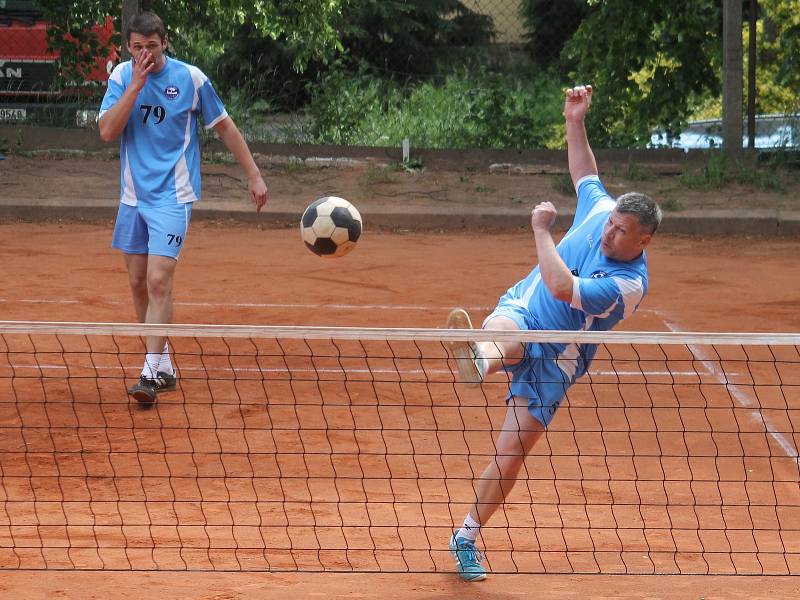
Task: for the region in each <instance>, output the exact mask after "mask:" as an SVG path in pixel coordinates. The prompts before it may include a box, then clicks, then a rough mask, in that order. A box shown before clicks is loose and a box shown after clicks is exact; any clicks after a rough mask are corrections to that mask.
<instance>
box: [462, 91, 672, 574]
mask: <svg viewBox="0 0 800 600" xmlns="http://www.w3.org/2000/svg"><path fill="white" fill-rule="evenodd" d="M591 103H592V88H591V86H585V87H584V86H580V87H575V88H572V89H569V90H567V93H566V101H565V103H564V118H565V119H566V125H567V156H568V161H569V172H570V175H571V177H572V182H573V184H574V186H575V189H576V190H577V193H578V204H577V208H576V210H575V219H574V221H573V223H572V227H570V229H569V231H567V233H566V235H565V236H564V237H563V238H562V240H561V241H560V242H559V243H558V245H556V244H555V242H554V240H553V236H552V234H551V231H550V230H551V228H552V227H553V224H554V222H555V218H556V209H555V207H554V206H553V205H552V204H551V203H550V202H541V203H540V204H537V205H536V207H535V208H534V209H533V212H532V215H531V229H532V230H533V236H534V238H535V241H536V254H537V257H538V259H539V265H538V266H537V267H535V268H534V269H533V271H531V273H530V274H529V275H528V276H527V277H526V278H525V279H523V280H522V281H520V282H518V283H517V284H516V285H514V286H513V287H511V288H510V289H509V290H508V291H507V292H506V294H505V295H504V296H503V297H502V298H500V301H499V303H498V305H497V308H495V310H494V312H492V314H490V315H489V316H488V317H487V318H486V320H485V321H484V322H483V327H484V328H488V329H503V330H511V331H528V330H563V331H583V330H586V331H606V330H610V329H611V328H613V327H614V326H615V325H616V324H617V323H619V322H620V321H622V320H623V319H625V318H627V317H629V316H630V315H631V314H633V312H634V311H635V310H636V309H637V308H638V306H639V304H640V303H641V302H642V299H643V298H644V296H645V294H646V293H647V260H646V256H645V252H644V250H645V248H646V246H647V245H648V244H649V243H650V239H651V237H652V235H653V234H654V233H655V231H656V229H657V228H658V225H659V223H660V222H661V209H660V208H659V207H658V205H657V204H656V203H655V202H654V201H653V200H651V199H650V198H649V197H647V196H645V195H643V194H639V193H636V192H630V193H627V194H624V195H622V196H620V197H619V198H618V199H617V200H616V201H614V200H613V199H612V198H611V197H610V196H609V195H608V193H607V192H606V190H605V189H604V188H603V185H602V184H601V183H600V179H599V178H598V172H597V164H596V163H595V158H594V154H593V153H592V150H591V148H590V147H589V141H588V139H587V136H586V128H585V126H584V118H585V116H586V113H587V112H588V110H589V106H590V105H591ZM447 326H448V328H450V329H453V328H469V329H471V328H472V323H471V322H470V319H469V316H468V315H467V313H466V312H465V311H464V310H462V309H456V310H454V311H453V312H451V313H450V316H449V318H448V322H447ZM450 350H451V352H452V354H453V356H454V358H455V359H456V364H457V366H458V371H459V374H460V377H461V379H462V380H464V381H467V382H471V383H474V384H480V383H481V382H483V379H484V377H486V375H489V374H491V373H495V372H497V371H500V370H505V371H507V372H508V373H509V374H510V376H511V383H510V386H509V392H508V396H507V398H506V402H507V405H508V408H507V410H506V416H505V420H504V422H503V428H502V430H501V431H500V433H499V435H498V439H497V442H496V444H495V456H494V458H493V459H492V461H491V462H490V463H489V465H488V466H487V467H486V469H485V470H484V472H483V474H482V475H481V477H480V479H479V480H478V481H477V482H476V484H475V501H474V502H473V504H472V506H471V508H470V511H469V513H467V515H466V518H465V519H464V524H463V526H462V527H461V528H460V529H457V530H456V531H455V532H454V533H453V536H452V537H451V538H450V544H449V547H450V553H451V554H452V556H453V558H454V559H455V562H456V571H457V573H458V574H459V576H460V577H461V578H462V579H465V580H467V581H478V580H481V579H485V578H486V570H485V568H484V567H483V565H482V564H481V562H482V560H483V555H482V554H481V552H480V550H478V548H477V546H476V544H475V540H476V539H477V536H478V533H479V531H480V528H481V526H482V525H485V524H486V523H487V522H488V521H489V519H490V518H491V516H492V515H493V514H494V512H495V511H496V510H497V508H498V507H499V506H500V505H501V504H502V503H503V502H504V501H505V499H506V497H507V496H508V494H509V492H510V491H511V489H512V487H513V486H514V483H515V481H516V478H517V475H518V473H519V470H520V468H521V467H522V465H523V463H524V461H525V457H526V456H527V455H528V454H529V453H530V451H531V449H532V448H533V446H534V445H535V444H536V442H537V441H538V440H539V438H540V437H541V436H542V434H543V433H544V432H545V430H546V428H547V426H548V425H549V423H550V421H551V420H552V419H553V417H554V416H555V413H556V410H557V409H558V406H559V404H560V403H561V401H562V400H563V398H564V396H565V395H566V391H567V388H569V387H570V386H571V385H572V384H573V383H574V382H575V380H576V379H577V378H578V377H580V376H581V375H583V374H584V373H586V371H587V369H588V368H589V364H590V363H591V361H592V359H593V358H594V355H595V352H596V351H597V345H596V344H580V345H578V344H556V343H526V344H520V343H514V342H506V343H497V344H495V343H493V342H480V343H469V342H453V343H452V344H451V347H450Z"/></svg>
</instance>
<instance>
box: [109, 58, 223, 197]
mask: <svg viewBox="0 0 800 600" xmlns="http://www.w3.org/2000/svg"><path fill="white" fill-rule="evenodd" d="M164 59H165V60H166V64H165V65H164V67H163V68H162V69H161V70H160V71H159V72H158V73H151V74H149V75H148V76H147V83H145V85H144V87H143V88H142V90H141V91H140V92H139V95H138V97H137V98H136V104H135V105H134V107H133V110H132V111H131V115H130V118H129V119H128V123H127V124H126V126H125V129H124V131H123V133H122V140H121V143H120V163H121V174H120V190H121V192H120V200H121V202H122V203H123V204H128V205H130V206H136V205H137V204H138V203H139V202H141V203H143V204H146V205H149V206H160V205H168V204H173V205H174V204H182V203H186V202H194V201H196V200H198V199H199V198H200V144H199V142H198V137H197V117H198V116H199V115H202V117H203V123H204V124H205V127H206V129H208V128H211V127H213V126H214V125H216V124H217V123H219V122H220V121H221V120H222V119H224V118H226V117H227V116H228V114H227V112H226V111H225V107H224V106H223V104H222V101H221V100H220V99H219V96H217V93H216V91H215V90H214V87H213V86H212V85H211V81H209V79H208V77H206V76H205V75H204V74H203V72H202V71H200V69H198V68H197V67H194V66H192V65H189V64H186V63H183V62H181V61H179V60H176V59H174V58H169V57H167V56H164ZM132 73H133V68H132V64H131V62H130V61H127V62H124V63H120V64H119V65H117V67H116V68H115V69H114V71H113V72H112V73H111V76H110V77H109V79H108V89H107V90H106V94H105V97H104V98H103V104H102V106H101V108H100V116H101V117H102V116H103V113H105V112H106V111H107V110H108V109H109V108H111V107H112V106H114V104H116V102H117V101H118V100H119V99H120V97H121V96H122V94H123V93H124V92H125V89H126V88H127V87H128V85H130V82H131V77H132Z"/></svg>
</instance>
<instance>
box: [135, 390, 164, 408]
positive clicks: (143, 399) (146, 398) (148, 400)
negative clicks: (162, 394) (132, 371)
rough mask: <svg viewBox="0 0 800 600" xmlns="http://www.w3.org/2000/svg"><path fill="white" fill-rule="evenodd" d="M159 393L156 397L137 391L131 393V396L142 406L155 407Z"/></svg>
mask: <svg viewBox="0 0 800 600" xmlns="http://www.w3.org/2000/svg"><path fill="white" fill-rule="evenodd" d="M157 395H158V393H156V394H154V395H152V396H151V395H150V394H148V393H147V392H146V391H145V390H135V391H134V392H132V393H131V396H133V398H134V399H135V400H136V401H137V402H138V403H139V404H140V405H141V406H147V407H150V406H153V405H154V404H155V403H156V396H157Z"/></svg>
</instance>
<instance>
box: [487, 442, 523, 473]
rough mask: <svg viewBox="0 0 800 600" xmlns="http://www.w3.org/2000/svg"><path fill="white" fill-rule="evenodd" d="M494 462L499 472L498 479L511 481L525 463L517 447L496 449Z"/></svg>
mask: <svg viewBox="0 0 800 600" xmlns="http://www.w3.org/2000/svg"><path fill="white" fill-rule="evenodd" d="M494 462H495V465H496V466H497V470H498V471H499V475H500V476H499V479H513V478H514V477H516V476H517V473H519V470H520V468H522V464H523V463H524V462H525V454H524V453H523V451H522V448H521V447H519V446H516V447H509V446H507V447H498V448H497V452H496V454H495V457H494Z"/></svg>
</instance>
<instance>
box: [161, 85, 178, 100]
mask: <svg viewBox="0 0 800 600" xmlns="http://www.w3.org/2000/svg"><path fill="white" fill-rule="evenodd" d="M180 93H181V91H180V90H179V89H178V88H177V87H176V86H174V85H168V86H167V88H166V89H165V90H164V94H165V95H166V96H167V98H169V99H170V100H175V98H177V97H178V94H180Z"/></svg>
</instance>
